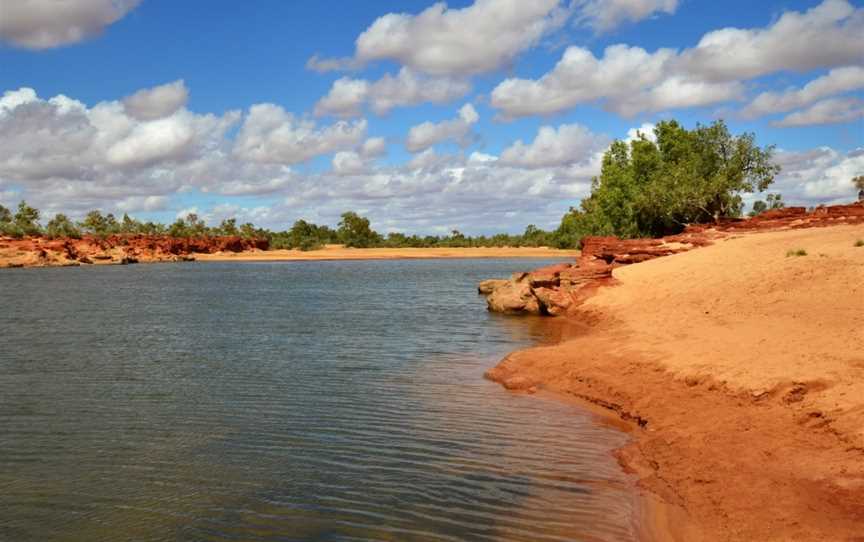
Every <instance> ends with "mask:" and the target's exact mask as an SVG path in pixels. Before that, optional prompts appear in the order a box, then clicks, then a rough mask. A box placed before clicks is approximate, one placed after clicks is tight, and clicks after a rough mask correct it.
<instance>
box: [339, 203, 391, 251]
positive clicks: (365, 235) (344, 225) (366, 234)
mask: <svg viewBox="0 0 864 542" xmlns="http://www.w3.org/2000/svg"><path fill="white" fill-rule="evenodd" d="M337 231H338V233H339V238H340V239H341V240H342V243H344V244H345V246H346V247H352V248H369V247H373V246H378V245H380V244H381V241H382V239H381V235H379V234H378V233H377V232H375V231H374V230H372V228H371V226H370V225H369V219H368V218H364V217H362V216H360V215H358V214H357V213H355V212H353V211H348V212H345V213H342V220H340V221H339V229H338V230H337Z"/></svg>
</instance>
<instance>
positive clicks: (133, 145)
mask: <svg viewBox="0 0 864 542" xmlns="http://www.w3.org/2000/svg"><path fill="white" fill-rule="evenodd" d="M151 90H152V89H151ZM148 93H149V90H148V91H146V92H144V93H137V94H136V95H139V96H146V95H147V94H148ZM151 95H152V94H151ZM151 105H152V104H151ZM172 107H173V106H172ZM166 113H168V112H167V110H166V109H163V110H162V112H161V113H160V115H164V114H166ZM269 113H275V114H273V115H270V114H269ZM241 121H244V122H243V123H242V125H241V134H240V135H242V137H240V136H238V138H235V139H236V140H232V139H230V138H229V137H227V133H228V131H229V130H230V129H231V128H232V127H234V126H236V125H238V124H240V123H241ZM268 122H269V124H268ZM244 129H245V132H244ZM364 134H365V122H357V123H353V124H351V125H347V126H328V127H324V128H319V127H317V126H315V125H314V123H309V122H304V121H297V120H296V119H294V117H293V116H291V115H290V114H288V113H286V112H285V111H284V110H282V109H281V108H279V107H278V106H275V105H273V104H261V105H260V106H254V107H253V108H252V109H251V110H250V111H249V113H248V114H246V115H245V117H244V115H243V114H242V113H241V112H239V111H229V112H227V113H225V114H223V115H220V116H217V115H212V114H195V113H192V112H190V111H188V110H186V109H185V108H184V107H182V106H181V107H180V108H179V109H177V110H175V111H173V112H170V114H167V116H160V117H158V118H154V119H151V120H141V119H140V118H136V116H133V115H131V114H130V113H129V108H128V103H124V102H121V101H105V102H99V103H97V104H95V105H93V106H92V107H88V106H86V105H85V104H83V103H81V102H79V101H77V100H74V99H72V98H69V97H66V96H63V95H58V96H55V97H53V98H50V99H42V98H40V97H39V96H38V95H37V94H36V92H35V91H34V90H33V89H30V88H22V89H19V90H14V91H7V92H5V93H4V94H3V95H2V97H0V138H2V140H3V142H4V144H3V145H2V146H0V184H4V183H5V184H7V185H10V186H18V187H21V188H23V189H24V190H25V192H26V193H27V196H28V199H32V200H33V201H34V202H35V203H38V204H40V205H42V206H44V207H45V210H46V212H50V211H51V210H52V209H55V208H57V207H62V209H61V210H62V211H63V212H69V213H74V212H76V211H80V210H86V209H89V208H105V206H106V205H107V204H110V205H111V206H113V208H114V209H116V210H119V211H124V212H125V211H134V210H144V211H154V210H159V209H163V208H164V207H165V204H166V198H168V197H170V195H171V194H175V193H177V192H178V191H183V190H189V189H192V188H195V189H198V190H201V191H203V192H211V193H216V194H223V195H230V196H246V195H263V194H271V193H275V192H279V191H284V190H286V189H287V188H288V187H289V186H290V185H291V184H292V183H296V182H297V174H296V173H295V172H294V171H292V170H291V168H290V164H292V163H294V162H296V161H302V160H304V159H308V158H309V157H311V156H314V155H315V154H316V153H322V154H326V153H328V152H331V151H332V150H334V149H337V148H341V147H342V145H343V144H344V145H346V146H347V147H357V151H358V152H359V153H362V155H363V156H364V158H371V157H374V156H378V155H380V154H381V153H383V152H384V151H385V150H386V144H385V142H384V141H383V140H380V139H379V138H372V139H369V140H365V141H364ZM299 147H304V148H303V149H301V150H298V148H299ZM235 151H236V152H235ZM244 154H246V155H248V157H249V159H244V158H243V156H240V155H244Z"/></svg>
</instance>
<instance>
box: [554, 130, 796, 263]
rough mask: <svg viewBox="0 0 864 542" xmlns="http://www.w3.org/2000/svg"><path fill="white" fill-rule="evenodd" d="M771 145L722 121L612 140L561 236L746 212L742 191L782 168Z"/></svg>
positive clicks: (653, 230)
mask: <svg viewBox="0 0 864 542" xmlns="http://www.w3.org/2000/svg"><path fill="white" fill-rule="evenodd" d="M773 151H774V148H773V147H772V146H767V147H764V148H763V147H759V146H758V145H756V142H755V136H754V135H753V134H749V133H745V134H742V135H739V136H733V135H732V134H730V133H729V129H728V128H727V127H726V124H725V123H724V122H723V121H716V122H714V123H712V124H711V125H708V126H705V125H697V126H696V128H695V129H693V130H687V129H686V128H684V127H683V126H681V125H680V124H679V123H678V122H676V121H674V120H671V121H663V122H659V123H658V124H657V126H656V127H655V128H654V138H653V139H651V138H649V137H648V136H647V135H646V134H642V133H640V134H639V135H638V137H636V138H635V139H634V140H632V141H631V142H630V143H629V145H628V144H627V143H626V142H624V141H616V142H614V143H613V144H612V145H611V147H610V148H609V150H608V151H606V153H605V154H604V155H603V164H602V169H601V172H600V176H599V177H595V178H594V180H593V182H592V186H591V195H590V196H589V197H587V198H585V199H583V200H582V204H581V207H580V208H579V209H571V211H570V212H569V213H568V214H567V215H565V216H564V218H563V220H562V222H561V226H560V227H559V229H558V231H557V232H556V244H558V245H559V246H574V244H575V242H578V239H581V237H582V236H585V235H617V236H619V237H645V236H662V235H667V234H671V233H677V232H680V231H681V230H683V228H684V226H685V225H687V224H691V223H699V222H710V221H713V220H717V219H719V218H722V217H737V216H740V215H741V211H742V209H743V200H742V198H741V195H742V194H744V193H753V192H762V191H764V190H765V189H766V188H768V186H769V185H770V184H771V183H772V182H773V180H774V176H775V175H776V174H777V173H778V172H779V170H780V167H779V166H777V165H775V164H773V163H772V162H771V157H772V154H773Z"/></svg>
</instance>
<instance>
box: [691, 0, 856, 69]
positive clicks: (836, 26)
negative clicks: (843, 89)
mask: <svg viewBox="0 0 864 542" xmlns="http://www.w3.org/2000/svg"><path fill="white" fill-rule="evenodd" d="M861 51H864V9H860V8H859V9H856V8H855V7H853V6H852V5H851V4H850V3H849V2H847V1H846V0H824V1H823V2H822V3H821V4H819V5H818V6H815V7H813V8H811V9H809V10H807V11H805V12H803V13H801V12H797V11H788V12H786V13H784V14H783V15H781V16H780V18H779V19H778V20H777V21H776V22H775V23H774V24H772V25H771V26H768V27H766V28H756V29H741V28H723V29H720V30H714V31H712V32H708V33H707V34H705V35H704V36H703V37H702V39H701V40H700V41H699V43H698V45H697V46H696V47H694V48H692V49H689V50H687V51H685V52H684V53H683V54H682V56H681V59H680V61H681V66H682V69H683V70H684V71H686V72H688V73H692V74H694V75H698V76H702V77H705V78H707V79H710V80H723V81H729V80H736V79H751V78H753V77H758V76H760V75H765V74H768V73H773V72H777V71H784V70H791V71H806V70H812V69H815V68H823V67H832V66H842V65H848V64H856V63H859V62H861Z"/></svg>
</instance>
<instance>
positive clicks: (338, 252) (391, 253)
mask: <svg viewBox="0 0 864 542" xmlns="http://www.w3.org/2000/svg"><path fill="white" fill-rule="evenodd" d="M578 255H579V251H577V250H557V249H552V248H548V247H537V248H533V247H521V248H483V247H479V248H345V247H344V246H342V245H327V246H326V247H325V248H323V249H321V250H310V251H306V252H304V251H300V250H268V251H253V252H239V253H231V252H222V253H215V254H196V255H195V258H196V259H197V260H200V261H226V262H228V261H230V262H243V261H246V262H252V261H264V262H266V261H291V260H410V259H430V258H573V257H575V256H578Z"/></svg>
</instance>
